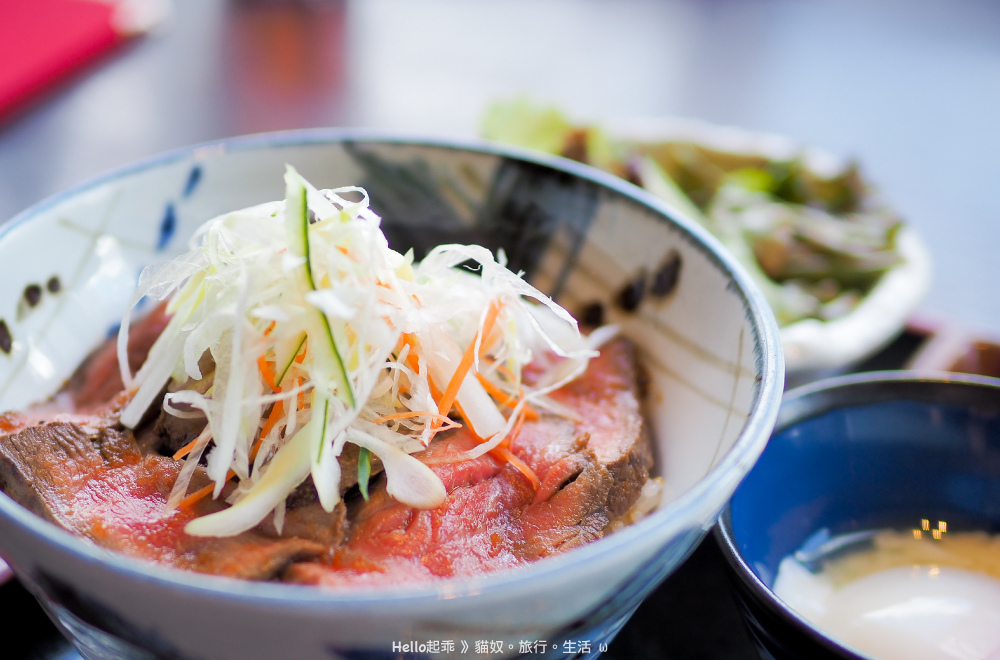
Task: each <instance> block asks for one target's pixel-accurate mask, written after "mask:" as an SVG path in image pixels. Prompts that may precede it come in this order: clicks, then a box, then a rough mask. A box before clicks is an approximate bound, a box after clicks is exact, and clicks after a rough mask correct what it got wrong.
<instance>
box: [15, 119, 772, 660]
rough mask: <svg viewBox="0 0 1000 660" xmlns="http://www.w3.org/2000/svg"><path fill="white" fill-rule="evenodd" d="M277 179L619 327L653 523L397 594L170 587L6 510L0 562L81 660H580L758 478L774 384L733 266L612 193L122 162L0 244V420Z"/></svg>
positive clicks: (385, 170) (267, 157)
mask: <svg viewBox="0 0 1000 660" xmlns="http://www.w3.org/2000/svg"><path fill="white" fill-rule="evenodd" d="M286 163H290V164H292V165H294V166H295V167H296V168H297V169H298V170H299V171H300V172H301V173H302V174H303V175H304V176H306V177H307V178H308V179H310V180H311V181H313V182H314V183H316V184H317V185H319V186H320V187H331V188H332V187H337V186H343V185H362V186H365V187H366V188H367V189H368V191H369V192H370V194H371V198H372V200H373V208H374V209H375V210H376V211H377V212H378V213H379V214H380V215H381V216H382V217H383V227H384V228H385V230H386V234H387V236H388V237H389V240H390V242H391V244H392V245H393V247H395V248H397V249H405V248H406V247H409V246H412V247H415V248H416V250H417V253H418V255H419V253H420V251H421V250H422V249H426V248H428V247H430V246H432V245H435V244H438V243H446V242H467V243H469V242H476V243H480V244H483V245H486V246H487V247H490V248H491V249H497V248H500V247H502V248H503V249H504V250H505V251H506V254H507V256H508V259H509V260H510V262H511V264H512V267H513V269H514V270H517V269H522V270H524V271H525V272H526V274H527V276H528V278H529V279H531V281H532V282H534V283H535V284H536V285H538V286H539V287H540V288H542V289H543V290H545V291H547V292H549V293H551V294H552V295H553V296H555V297H556V298H557V299H558V300H559V301H560V302H561V303H562V304H563V305H564V306H566V307H567V308H568V309H570V311H573V312H576V313H580V312H581V311H583V310H587V313H588V314H590V315H595V314H597V313H599V312H600V313H601V314H602V315H603V317H604V321H605V322H617V323H620V324H621V326H622V328H623V331H624V333H625V334H626V335H627V336H629V337H631V338H632V339H633V340H634V341H635V342H636V343H637V344H638V345H639V347H640V349H641V352H642V353H641V354H642V361H643V363H644V365H645V367H646V369H647V370H648V372H649V375H650V395H649V407H648V411H647V415H648V420H649V422H650V423H651V425H652V427H653V429H654V437H655V444H656V451H657V473H658V474H659V475H660V476H662V477H663V479H664V481H665V486H666V495H665V496H664V498H663V501H662V503H661V505H660V506H659V508H658V509H657V510H656V511H655V512H653V513H652V514H651V515H649V516H648V517H647V518H645V519H643V520H642V521H640V522H638V523H637V524H635V525H633V526H631V527H628V528H626V529H624V530H622V531H619V532H617V533H615V534H612V535H610V536H608V537H606V538H604V539H601V540H600V541H598V542H596V543H593V544H591V545H589V546H586V547H584V548H581V549H578V550H574V551H572V552H570V553H567V554H565V555H563V556H558V557H553V558H549V559H545V560H542V561H540V562H538V563H536V564H534V565H532V566H529V567H526V568H522V569H517V570H511V571H507V572H501V573H495V574H490V575H483V576H482V577H479V578H476V579H462V580H459V579H454V580H447V581H442V582H439V583H436V584H431V585H426V586H418V587H412V586H408V587H400V588H397V589H369V590H365V591H352V592H345V591H325V590H322V589H319V588H312V587H303V586H295V585H285V584H274V583H250V582H239V581H236V580H230V579H225V578H220V577H215V576H205V575H197V574H192V573H186V572H182V571H179V570H171V569H166V568H162V567H159V566H156V565H153V564H149V563H144V562H142V561H138V560H135V559H131V558H129V557H125V556H121V555H118V554H115V553H114V552H110V551H108V550H105V549H102V548H99V547H96V546H94V545H93V544H91V543H89V542H87V541H85V540H83V539H80V538H76V537H74V536H72V535H70V534H69V533H67V532H64V531H63V530H61V529H58V528H56V527H55V526H53V525H51V524H49V523H47V522H45V521H43V520H41V519H40V518H37V517H35V516H34V515H33V514H31V513H29V512H28V511H26V510H24V509H22V508H21V507H19V506H18V505H16V504H15V503H14V502H13V501H11V500H10V499H9V498H7V497H6V496H3V495H0V554H2V556H3V557H4V559H6V560H7V561H8V562H9V563H10V565H11V567H12V568H13V570H14V571H15V573H16V575H17V576H18V577H19V578H20V579H21V580H22V581H23V582H24V584H25V585H27V586H28V588H29V589H31V590H32V592H33V593H34V594H35V595H36V596H38V598H39V600H40V601H41V602H42V604H43V606H44V607H45V608H46V609H47V610H48V611H49V613H50V614H51V615H52V616H53V618H54V619H55V620H56V621H57V622H58V624H59V625H60V626H61V627H62V629H63V631H64V632H65V633H66V634H68V635H69V636H70V637H71V638H72V639H73V641H74V642H75V644H76V645H77V647H78V648H79V649H80V650H81V652H82V653H83V654H84V655H86V656H88V657H90V658H106V657H130V658H146V657H151V656H150V654H152V655H155V656H162V657H171V658H240V659H241V660H247V659H252V658H276V657H286V658H300V659H310V658H315V659H319V658H324V659H329V658H382V657H384V658H390V657H391V658H397V657H407V658H423V657H448V656H449V655H451V656H452V657H462V658H474V657H487V656H488V657H491V658H495V657H503V656H516V655H518V654H519V653H522V652H524V650H525V648H526V647H525V646H524V644H525V643H528V644H530V648H531V651H532V654H533V655H532V656H531V657H545V656H546V655H548V656H550V657H561V656H562V655H563V654H564V652H565V651H566V650H567V649H573V650H575V651H579V650H580V649H581V648H588V647H589V649H590V653H592V654H596V652H597V651H598V650H599V648H600V644H601V643H602V642H606V641H608V640H609V639H610V638H611V637H612V636H613V635H614V634H615V632H617V630H618V629H619V628H620V627H621V625H623V624H624V622H625V621H626V620H627V618H628V616H629V615H630V614H631V612H632V611H633V610H634V609H635V607H636V606H637V605H638V604H639V602H640V601H641V600H642V599H643V598H644V597H645V596H646V595H647V594H648V593H649V592H650V591H652V590H653V589H654V588H655V586H656V585H657V584H658V583H659V582H660V581H661V580H662V579H663V578H664V577H666V575H667V574H668V573H670V571H671V570H673V569H674V568H675V567H676V566H677V565H678V564H679V563H680V562H681V561H682V560H683V559H684V558H685V557H686V556H687V555H688V553H689V552H690V551H691V549H692V548H693V547H694V545H695V544H696V543H697V542H698V541H699V539H701V538H702V536H703V535H704V534H705V532H706V530H708V529H709V528H710V527H711V525H712V524H713V523H714V521H715V520H716V517H717V516H718V514H719V512H720V510H721V509H722V507H723V505H724V504H725V502H726V500H728V498H729V496H730V495H731V494H732V492H733V490H734V489H735V488H736V486H737V484H738V483H739V482H740V480H741V479H742V478H743V476H744V475H745V474H746V472H747V471H748V470H749V469H750V467H751V466H752V465H753V463H754V461H755V460H756V458H757V456H758V455H759V454H760V452H761V451H762V449H763V448H764V444H765V443H766V441H767V437H768V435H769V433H770V430H771V427H772V424H773V422H774V419H775V416H776V414H777V409H778V404H779V399H780V396H781V390H782V380H783V373H784V367H783V362H782V355H781V350H780V345H779V339H778V334H777V328H776V326H775V322H774V319H773V318H772V316H771V314H770V312H769V311H768V309H767V306H766V303H765V302H764V301H763V298H762V297H761V296H760V295H759V294H758V292H757V291H756V290H755V289H754V288H753V286H752V285H751V284H750V283H749V279H748V278H747V277H746V276H745V275H744V274H743V272H742V271H741V270H740V268H739V267H738V266H737V265H736V264H735V262H734V261H733V259H731V258H730V257H729V256H728V255H727V254H726V253H725V252H724V251H723V249H722V248H721V247H720V246H719V244H718V243H717V242H716V241H715V240H714V239H712V238H711V237H710V236H708V235H707V234H706V233H705V232H704V231H703V230H701V229H700V228H699V227H697V226H695V225H694V223H692V222H688V221H687V220H685V219H684V218H680V217H677V216H676V215H675V214H673V213H672V212H670V211H669V210H668V209H666V208H665V207H664V206H663V205H662V204H661V203H660V202H658V201H657V200H656V199H654V198H653V197H651V196H650V195H648V194H646V193H644V192H643V191H641V190H640V189H638V188H636V187H634V186H632V185H630V184H628V183H625V182H623V181H621V180H618V179H615V178H613V177H611V176H607V175H604V174H602V173H600V172H597V171H596V170H592V169H590V168H587V167H585V166H582V165H579V164H576V163H573V162H570V161H566V160H563V159H559V158H547V157H543V156H538V155H531V154H527V153H522V152H518V151H515V150H510V149H500V148H498V147H495V146H491V145H487V144H481V143H456V142H442V141H414V140H409V139H401V138H394V137H385V136H378V135H372V134H363V133H357V132H349V131H336V130H325V131H309V132H292V133H282V134H275V135H262V136H254V137H246V138H237V139H233V140H226V141H223V142H219V143H215V144H207V145H202V146H198V147H194V148H191V149H184V150H181V151H178V152H174V153H171V154H167V155H165V156H160V157H157V158H153V159H151V160H148V161H146V162H142V163H139V164H137V165H133V166H131V167H127V168H125V169H123V170H120V171H118V172H115V173H113V174H110V175H108V176H105V177H103V178H100V179H98V180H96V181H93V182H90V183H87V184H85V185H82V186H80V187H78V188H75V189H74V190H71V191H69V192H66V193H64V194H62V195H58V196H56V197H53V198H51V199H49V200H46V201H44V202H42V203H41V204H38V205H37V206H35V207H33V208H31V209H29V210H27V211H25V212H24V213H22V214H21V215H19V216H18V217H17V218H15V219H14V220H12V221H11V222H9V223H8V224H6V225H5V226H4V227H3V230H2V232H0V277H2V279H3V281H4V282H5V283H6V286H5V287H4V288H3V289H2V290H0V409H13V408H19V407H22V406H26V405H28V404H30V403H32V402H35V401H38V400H41V399H45V398H46V397H48V396H49V395H51V394H52V393H53V392H55V391H56V390H57V389H58V388H59V387H60V385H61V384H62V383H63V381H64V380H65V379H66V378H67V377H68V376H69V375H70V373H71V372H72V371H73V369H74V368H75V366H76V365H77V364H79V363H80V361H81V360H82V359H83V358H84V357H85V356H86V355H87V353H88V352H89V351H90V350H92V349H93V348H94V347H95V346H96V345H97V344H99V343H100V342H101V341H103V340H104V339H105V338H107V337H108V335H109V333H112V332H113V331H114V329H115V328H116V327H117V323H118V321H119V319H120V317H121V314H122V311H123V310H124V307H125V304H126V301H127V298H128V296H129V294H130V292H131V290H132V288H133V286H134V285H135V283H136V277H137V275H138V273H139V271H140V269H141V268H142V267H143V266H145V265H146V264H148V263H151V262H155V261H159V260H163V259H166V258H169V257H171V256H173V255H174V254H177V253H178V252H180V251H182V249H183V247H184V245H185V244H186V240H187V237H188V235H190V234H191V232H192V231H193V230H194V229H195V228H196V227H197V226H198V225H200V224H201V223H202V222H203V221H205V220H206V219H208V218H210V217H212V216H215V215H217V214H219V213H222V212H225V211H229V210H233V209H237V208H242V207H246V206H249V205H252V204H256V203H259V202H264V201H267V200H271V199H280V198H281V197H282V194H283V192H282V172H283V171H284V167H285V164H286ZM640 290H643V291H644V295H638V294H639V292H640ZM483 641H486V642H491V643H492V644H491V645H487V646H488V648H487V646H483V645H481V644H480V645H478V646H477V644H476V642H483ZM463 642H464V643H465V644H463ZM567 642H568V643H567ZM583 642H587V645H586V647H584V646H583V644H582V643H583ZM407 645H409V646H407ZM465 645H467V646H465ZM497 645H499V648H500V650H501V653H499V654H498V653H496V651H497V649H498V646H497ZM449 648H453V649H454V651H452V652H450V653H449V652H446V651H447V649H449ZM543 650H544V653H543V652H542V651H543ZM438 651H441V652H440V653H439V652H438ZM570 655H573V654H572V653H571V654H570ZM586 655H587V653H586V652H585V653H584V656H586Z"/></svg>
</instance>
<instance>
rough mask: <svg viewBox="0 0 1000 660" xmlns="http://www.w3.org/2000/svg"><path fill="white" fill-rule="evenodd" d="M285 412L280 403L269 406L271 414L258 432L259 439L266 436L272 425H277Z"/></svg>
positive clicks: (276, 402)
mask: <svg viewBox="0 0 1000 660" xmlns="http://www.w3.org/2000/svg"><path fill="white" fill-rule="evenodd" d="M284 412H285V406H284V405H283V404H282V402H281V401H275V402H274V405H273V406H271V414H270V415H268V416H267V421H266V422H264V428H262V429H261V430H260V437H262V438H263V437H264V436H266V435H267V434H268V433H270V432H271V429H273V428H274V425H275V424H277V423H278V420H279V419H281V415H282V414H283V413H284Z"/></svg>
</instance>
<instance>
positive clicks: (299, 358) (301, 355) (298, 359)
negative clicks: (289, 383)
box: [295, 347, 308, 364]
mask: <svg viewBox="0 0 1000 660" xmlns="http://www.w3.org/2000/svg"><path fill="white" fill-rule="evenodd" d="M307 352H308V349H307V348H306V347H303V348H302V352H301V353H299V354H298V355H296V356H295V361H296V362H297V363H298V364H302V361H303V360H305V359H306V353H307Z"/></svg>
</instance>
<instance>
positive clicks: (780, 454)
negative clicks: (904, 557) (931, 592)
mask: <svg viewBox="0 0 1000 660" xmlns="http://www.w3.org/2000/svg"><path fill="white" fill-rule="evenodd" d="M924 520H928V521H931V522H930V525H932V526H934V528H935V529H937V528H938V523H937V522H934V521H946V522H947V527H946V530H947V533H955V532H963V531H987V532H992V533H996V532H997V531H998V530H1000V380H998V379H993V378H987V377H980V376H966V375H957V374H943V373H939V374H937V375H933V374H931V375H928V374H920V373H919V372H905V371H904V372H882V373H877V372H876V373H872V374H861V375H856V376H846V377H842V378H836V379H830V380H827V381H821V382H818V383H816V384H813V385H810V386H806V387H802V388H798V389H796V390H792V391H791V392H789V393H788V394H787V395H786V399H785V401H784V402H783V403H782V406H781V410H780V412H779V415H778V422H777V425H776V427H775V430H774V435H773V436H772V437H771V440H770V442H769V443H768V445H767V448H766V449H765V451H764V453H763V455H762V456H761V458H760V460H759V461H758V463H757V465H756V466H755V467H754V468H753V469H752V470H751V471H750V473H749V474H748V475H747V478H746V480H745V481H744V482H743V484H742V485H741V486H740V487H739V489H738V490H737V491H736V493H735V495H734V496H733V499H732V501H731V502H730V504H729V505H728V506H727V507H726V509H725V510H724V511H723V514H722V517H721V520H720V524H719V526H718V527H717V528H716V536H717V538H718V540H719V541H720V543H721V545H722V546H723V550H724V552H725V553H726V556H727V559H728V560H729V565H730V567H731V569H732V572H733V574H734V575H735V578H736V579H735V584H736V587H737V589H736V591H737V596H738V600H739V602H740V605H741V607H742V609H743V613H744V615H745V620H746V623H747V628H748V630H749V632H750V634H751V637H752V638H753V639H754V641H755V642H756V644H757V646H758V648H759V649H760V651H761V657H763V658H775V659H778V660H782V659H786V658H787V659H792V658H817V659H822V658H867V657H869V656H866V655H863V654H862V653H861V652H860V651H858V650H856V649H853V648H850V647H849V646H847V645H846V644H844V643H842V642H840V641H838V640H837V639H834V638H832V637H831V636H829V635H827V634H826V633H825V632H824V631H822V630H819V629H817V628H816V627H815V626H814V625H813V624H811V623H810V622H809V621H808V620H807V619H806V618H805V617H804V616H802V615H801V614H799V613H798V612H796V611H795V610H793V609H791V608H790V607H789V606H788V605H787V604H786V603H785V602H784V601H782V600H781V599H779V598H778V597H776V596H775V594H774V592H773V591H772V590H771V588H772V586H773V585H774V580H775V576H776V573H777V570H778V566H779V564H780V562H781V560H782V559H783V558H785V557H787V556H789V555H791V554H792V553H795V552H796V551H798V550H800V549H803V548H804V547H808V546H810V545H815V543H811V544H810V543H807V542H809V541H814V542H815V541H817V540H821V539H825V538H828V537H836V536H838V535H841V534H848V533H854V532H865V531H869V530H878V529H897V530H900V531H903V532H905V533H907V534H909V533H910V532H911V531H912V530H913V529H917V530H922V527H923V522H922V521H924ZM928 534H929V533H928V532H924V535H925V536H927V535H928ZM856 538H859V539H860V538H862V537H860V536H859V537H856ZM921 542H924V541H921ZM928 542H933V540H932V539H928ZM846 550H847V548H842V549H841V551H846ZM929 632H930V631H929ZM958 643H960V641H959V642H958ZM927 646H930V644H927ZM956 648H957V647H956ZM967 657H973V656H967ZM976 657H978V656H976Z"/></svg>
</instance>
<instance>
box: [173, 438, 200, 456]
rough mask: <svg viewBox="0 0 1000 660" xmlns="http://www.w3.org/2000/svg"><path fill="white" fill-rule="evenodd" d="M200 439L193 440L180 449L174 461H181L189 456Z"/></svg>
mask: <svg viewBox="0 0 1000 660" xmlns="http://www.w3.org/2000/svg"><path fill="white" fill-rule="evenodd" d="M198 437H200V436H198ZM198 437H196V438H195V439H194V440H192V441H191V442H189V443H187V444H186V445H184V446H183V447H181V448H180V449H178V450H177V452H176V453H175V454H174V460H175V461H179V460H181V459H182V458H184V457H185V456H187V455H188V454H190V453H191V450H192V449H194V445H195V443H196V442H198Z"/></svg>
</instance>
